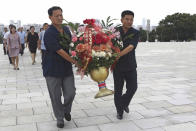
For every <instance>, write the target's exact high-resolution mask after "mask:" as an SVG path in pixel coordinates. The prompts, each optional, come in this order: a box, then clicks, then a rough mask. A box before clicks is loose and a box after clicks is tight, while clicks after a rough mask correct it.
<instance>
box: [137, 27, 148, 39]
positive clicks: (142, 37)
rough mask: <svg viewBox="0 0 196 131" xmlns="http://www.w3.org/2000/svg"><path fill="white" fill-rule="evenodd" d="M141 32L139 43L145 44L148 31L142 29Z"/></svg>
mask: <svg viewBox="0 0 196 131" xmlns="http://www.w3.org/2000/svg"><path fill="white" fill-rule="evenodd" d="M139 32H140V36H139V41H141V42H145V41H146V40H147V35H146V31H145V30H143V29H142V28H140V29H139Z"/></svg>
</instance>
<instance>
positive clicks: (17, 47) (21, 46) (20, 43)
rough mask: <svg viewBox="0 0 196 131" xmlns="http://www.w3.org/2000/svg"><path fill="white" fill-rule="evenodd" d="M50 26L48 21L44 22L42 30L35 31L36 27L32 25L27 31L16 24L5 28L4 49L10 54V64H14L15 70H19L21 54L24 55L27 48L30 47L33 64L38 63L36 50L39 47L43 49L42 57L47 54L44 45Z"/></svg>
mask: <svg viewBox="0 0 196 131" xmlns="http://www.w3.org/2000/svg"><path fill="white" fill-rule="evenodd" d="M47 28H48V23H44V24H43V28H41V29H40V32H39V33H37V32H35V27H34V26H31V27H30V29H29V30H26V32H25V31H24V30H23V27H19V28H18V29H16V26H14V25H12V24H11V25H9V29H8V28H7V27H5V28H4V32H3V51H4V55H8V59H9V62H10V64H12V65H13V66H14V68H13V69H14V70H19V54H21V56H23V54H24V50H25V48H28V49H29V52H30V53H31V58H32V65H34V64H35V63H36V61H35V58H36V51H37V49H39V50H41V53H42V58H43V56H44V55H45V50H46V48H45V46H44V41H43V37H44V33H45V30H46V29H47Z"/></svg>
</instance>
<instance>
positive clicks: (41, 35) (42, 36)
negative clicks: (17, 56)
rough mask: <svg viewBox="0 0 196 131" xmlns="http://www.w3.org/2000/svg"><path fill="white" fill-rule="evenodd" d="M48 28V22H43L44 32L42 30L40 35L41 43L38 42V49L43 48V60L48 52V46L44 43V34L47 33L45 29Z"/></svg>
mask: <svg viewBox="0 0 196 131" xmlns="http://www.w3.org/2000/svg"><path fill="white" fill-rule="evenodd" d="M47 29H48V23H44V24H43V30H42V32H40V36H39V42H38V43H39V44H38V49H39V50H40V49H41V53H42V60H43V58H44V56H45V54H46V47H45V45H44V34H45V31H46V30H47Z"/></svg>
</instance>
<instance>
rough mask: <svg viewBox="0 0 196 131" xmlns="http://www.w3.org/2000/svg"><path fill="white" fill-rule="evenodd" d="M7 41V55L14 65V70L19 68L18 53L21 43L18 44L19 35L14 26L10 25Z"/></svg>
mask: <svg viewBox="0 0 196 131" xmlns="http://www.w3.org/2000/svg"><path fill="white" fill-rule="evenodd" d="M7 43H8V50H9V55H10V57H11V59H12V63H13V65H14V70H19V68H18V61H19V58H18V55H19V52H20V49H21V44H20V37H19V35H18V33H17V32H16V27H15V26H12V27H11V30H10V34H9V35H8V39H7Z"/></svg>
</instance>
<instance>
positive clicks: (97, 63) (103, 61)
mask: <svg viewBox="0 0 196 131" xmlns="http://www.w3.org/2000/svg"><path fill="white" fill-rule="evenodd" d="M117 56H118V54H117V53H114V54H113V55H112V57H106V58H105V57H94V58H92V61H91V62H90V63H89V64H88V68H87V71H86V74H88V73H90V71H91V70H93V69H98V68H99V67H102V66H104V67H106V68H107V69H109V68H110V66H111V65H112V64H113V63H114V62H115V60H116V57H117Z"/></svg>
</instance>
